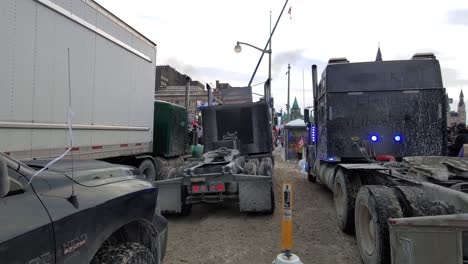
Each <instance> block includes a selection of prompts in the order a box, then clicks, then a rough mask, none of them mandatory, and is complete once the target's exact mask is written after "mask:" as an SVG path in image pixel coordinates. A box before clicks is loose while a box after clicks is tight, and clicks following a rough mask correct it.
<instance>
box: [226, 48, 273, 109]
mask: <svg viewBox="0 0 468 264" xmlns="http://www.w3.org/2000/svg"><path fill="white" fill-rule="evenodd" d="M241 45H246V46H249V47H251V48H254V49H256V50H258V51H260V52H262V53H267V54H269V56H270V60H269V64H268V85H266V86H265V88H264V91H263V94H264V96H265V102H266V103H267V104H268V105H270V96H271V94H270V91H269V89H268V88H269V87H268V88H267V86H270V85H271V48H270V49H261V48H259V47H257V46H254V45H252V44H249V43H246V42H241V41H237V44H236V46H235V47H234V51H235V52H236V53H240V52H241V51H242V46H241Z"/></svg>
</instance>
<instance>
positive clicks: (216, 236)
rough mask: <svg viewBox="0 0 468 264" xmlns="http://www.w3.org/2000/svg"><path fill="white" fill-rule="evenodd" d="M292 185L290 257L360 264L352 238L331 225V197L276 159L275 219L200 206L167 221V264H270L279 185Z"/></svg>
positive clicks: (277, 239)
mask: <svg viewBox="0 0 468 264" xmlns="http://www.w3.org/2000/svg"><path fill="white" fill-rule="evenodd" d="M285 181H287V182H292V183H293V188H294V189H293V191H294V194H293V203H294V204H293V205H294V207H293V221H294V226H293V253H295V254H297V255H298V256H299V257H300V258H301V260H302V262H303V263H304V264H308V263H320V264H322V263H337V264H338V263H346V264H354V263H356V264H357V263H361V261H360V258H359V254H358V251H357V246H356V241H355V238H354V237H352V236H349V235H346V234H344V233H342V232H341V231H340V230H339V229H338V227H337V226H336V223H335V211H334V207H333V196H332V193H331V192H330V191H328V190H326V189H325V187H323V186H320V185H317V184H314V183H310V182H308V181H307V179H306V176H305V175H303V174H301V173H300V171H299V169H298V166H297V163H288V162H284V161H279V159H277V162H276V166H275V195H276V208H277V210H276V211H275V213H274V214H273V215H270V216H265V215H251V214H245V213H239V211H238V206H237V205H236V204H235V203H231V204H226V205H224V206H219V205H211V204H198V205H194V206H193V208H192V213H191V214H190V215H189V216H185V217H179V216H168V217H167V218H168V220H169V241H168V246H167V253H166V257H165V260H164V263H165V264H179V263H206V264H212V263H213V264H214V263H271V262H272V261H273V260H274V259H275V257H276V255H277V254H278V253H279V251H280V243H281V235H280V234H281V210H280V207H281V206H280V205H281V200H280V186H281V183H282V182H285Z"/></svg>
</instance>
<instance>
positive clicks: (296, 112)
mask: <svg viewBox="0 0 468 264" xmlns="http://www.w3.org/2000/svg"><path fill="white" fill-rule="evenodd" d="M290 114H291V118H290V119H289V120H295V119H303V118H304V117H303V116H302V113H301V108H300V107H299V104H298V103H297V98H296V97H294V103H293V106H292V108H291V113H290Z"/></svg>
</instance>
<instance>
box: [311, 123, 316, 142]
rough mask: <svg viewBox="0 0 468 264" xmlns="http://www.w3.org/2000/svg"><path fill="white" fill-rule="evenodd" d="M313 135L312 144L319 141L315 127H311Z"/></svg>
mask: <svg viewBox="0 0 468 264" xmlns="http://www.w3.org/2000/svg"><path fill="white" fill-rule="evenodd" d="M311 134H312V136H311V138H312V142H313V143H315V142H316V139H317V137H316V134H315V126H312V127H311Z"/></svg>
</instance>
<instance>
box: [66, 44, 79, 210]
mask: <svg viewBox="0 0 468 264" xmlns="http://www.w3.org/2000/svg"><path fill="white" fill-rule="evenodd" d="M67 55H68V113H67V122H68V128H69V133H70V153H71V164H72V167H71V177H72V194H71V195H70V197H68V199H67V200H68V201H69V202H70V203H71V204H72V205H73V206H74V207H75V208H78V207H79V205H78V199H77V197H76V195H75V178H74V175H73V168H74V164H73V161H74V158H73V136H72V132H71V131H72V124H71V120H72V115H73V113H72V100H71V78H70V75H71V74H70V48H67Z"/></svg>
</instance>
